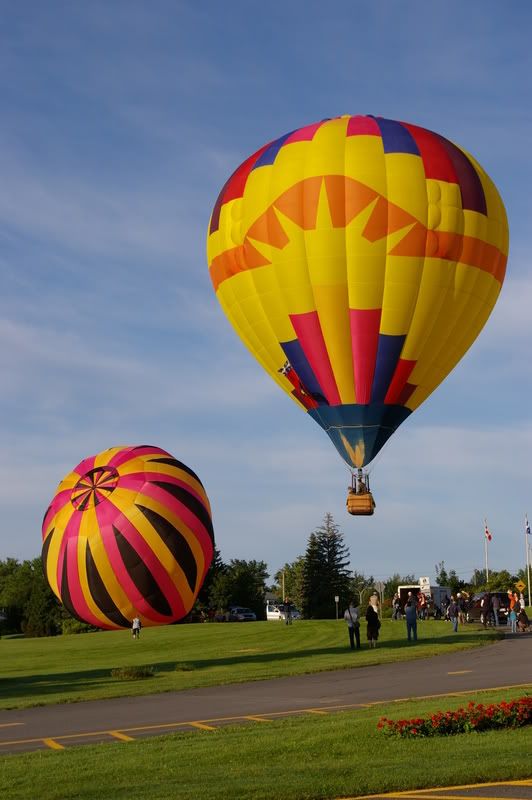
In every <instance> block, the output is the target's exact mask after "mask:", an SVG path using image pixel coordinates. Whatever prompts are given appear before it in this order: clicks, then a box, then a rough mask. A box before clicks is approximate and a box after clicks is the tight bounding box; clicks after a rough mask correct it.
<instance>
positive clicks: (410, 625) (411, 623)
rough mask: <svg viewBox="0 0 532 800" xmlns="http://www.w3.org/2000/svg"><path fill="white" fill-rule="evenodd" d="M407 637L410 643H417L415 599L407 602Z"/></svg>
mask: <svg viewBox="0 0 532 800" xmlns="http://www.w3.org/2000/svg"><path fill="white" fill-rule="evenodd" d="M405 619H406V636H407V639H408V641H409V642H411V641H412V640H414V642H417V608H416V601H415V599H414V598H411V599H410V600H407V602H406V606H405Z"/></svg>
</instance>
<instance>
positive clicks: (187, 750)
mask: <svg viewBox="0 0 532 800" xmlns="http://www.w3.org/2000/svg"><path fill="white" fill-rule="evenodd" d="M531 691H532V686H531ZM524 694H525V692H524V691H523V689H514V690H506V691H500V690H499V691H492V692H482V693H477V694H473V693H472V694H471V695H467V696H462V697H460V698H457V697H456V696H449V697H439V698H437V699H435V700H430V701H429V700H419V701H411V702H408V703H404V702H401V703H391V704H386V705H377V706H372V707H370V708H367V709H360V710H356V711H349V712H342V713H336V714H331V715H330V716H320V717H310V716H304V717H297V718H290V719H284V720H282V721H273V722H270V723H268V724H261V723H255V724H254V725H247V726H240V727H237V726H235V727H231V728H221V729H219V730H216V731H212V732H201V733H200V732H195V733H180V734H174V735H170V736H166V737H158V738H154V739H148V740H141V741H135V742H128V743H116V744H105V745H94V746H83V747H71V748H68V749H66V750H63V751H61V752H58V751H46V752H39V753H30V754H26V755H8V756H5V757H3V758H2V759H1V760H0V786H1V787H2V800H29V798H39V800H81V799H82V800H146V799H147V798H149V800H198V799H199V798H201V800H228V799H229V800H232V799H233V798H235V799H237V800H318V799H319V798H334V797H348V796H355V795H362V794H372V793H376V792H390V791H393V790H397V791H404V790H407V789H414V788H424V787H432V786H449V785H453V784H461V783H475V782H487V781H497V780H517V779H518V778H527V777H529V776H530V754H531V752H532V728H531V727H528V728H521V729H519V730H514V731H510V730H509V731H497V732H495V731H491V732H485V733H468V734H460V735H458V736H448V737H435V738H430V739H420V740H402V739H389V738H386V737H385V736H384V735H383V734H382V733H380V732H378V731H377V727H376V726H377V722H378V720H379V718H380V717H381V715H386V716H388V717H391V718H394V719H398V718H401V717H416V716H423V715H425V714H428V713H434V712H435V711H437V710H443V711H446V710H448V709H452V708H457V707H458V706H460V705H463V704H465V703H467V702H468V701H469V700H471V699H472V700H474V701H475V702H498V701H500V700H503V699H504V700H509V699H512V698H516V697H521V696H523V695H524ZM515 796H516V797H517V796H518V795H517V794H516V795H515Z"/></svg>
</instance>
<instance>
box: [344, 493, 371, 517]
mask: <svg viewBox="0 0 532 800" xmlns="http://www.w3.org/2000/svg"><path fill="white" fill-rule="evenodd" d="M346 505H347V511H348V513H349V514H352V515H353V516H355V517H356V516H365V517H368V516H370V515H371V514H373V513H374V512H375V500H374V499H373V495H372V494H371V492H366V493H365V494H355V492H353V490H352V489H349V490H348V493H347V502H346Z"/></svg>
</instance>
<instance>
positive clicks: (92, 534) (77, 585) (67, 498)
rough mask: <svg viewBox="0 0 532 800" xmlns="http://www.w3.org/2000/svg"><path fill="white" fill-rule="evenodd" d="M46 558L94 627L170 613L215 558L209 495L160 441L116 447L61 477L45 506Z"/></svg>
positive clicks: (188, 600)
mask: <svg viewBox="0 0 532 800" xmlns="http://www.w3.org/2000/svg"><path fill="white" fill-rule="evenodd" d="M42 535H43V548H42V561H43V568H44V571H45V574H46V577H47V579H48V582H49V584H50V586H51V588H52V591H53V592H54V594H55V595H56V596H57V597H58V598H59V600H60V601H61V602H62V603H63V605H64V606H65V608H66V609H67V611H69V612H70V613H71V614H72V615H73V616H74V617H76V618H77V619H79V620H82V621H84V622H87V623H89V624H90V625H95V626H96V627H98V628H124V627H126V628H129V627H131V622H132V620H133V619H134V618H135V617H139V619H140V621H141V623H142V625H144V626H152V625H163V624H168V623H171V622H176V621H177V620H179V619H182V618H183V617H185V616H186V615H187V614H188V612H189V611H190V610H191V608H192V606H193V604H194V602H195V600H196V597H197V595H198V592H199V590H200V588H201V586H202V584H203V581H204V578H205V574H206V572H207V570H208V568H209V566H210V564H211V561H212V557H213V549H214V535H213V529H212V522H211V509H210V505H209V500H208V498H207V495H206V493H205V489H204V488H203V486H202V484H201V482H200V480H199V478H198V476H197V475H196V474H195V473H194V472H193V471H192V470H191V469H190V468H189V467H187V466H185V464H182V463H181V462H180V461H177V460H176V459H175V458H173V457H172V456H171V455H170V454H169V453H167V452H166V451H165V450H161V449H160V448H159V447H149V446H142V447H112V448H111V449H109V450H105V451H104V452H102V453H99V454H98V455H96V456H91V457H90V458H86V459H85V460H84V461H82V462H81V463H80V464H78V466H77V467H76V468H75V469H74V470H73V471H72V472H71V473H70V474H69V475H67V476H66V477H65V478H63V480H62V481H61V483H60V484H59V487H58V489H57V492H56V494H55V496H54V498H53V500H52V502H51V504H50V506H49V508H48V509H47V511H46V514H45V515H44V520H43V526H42Z"/></svg>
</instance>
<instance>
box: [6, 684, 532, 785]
mask: <svg viewBox="0 0 532 800" xmlns="http://www.w3.org/2000/svg"><path fill="white" fill-rule="evenodd" d="M530 686H531V684H530V683H517V684H510V685H508V686H495V687H489V688H486V689H462V690H460V691H457V692H443V693H440V694H430V695H422V696H420V697H402V698H398V699H396V700H393V699H392V700H390V699H386V700H374V701H373V702H371V703H344V704H337V705H330V706H323V708H320V709H318V708H294V709H289V710H287V711H269V712H266V713H264V714H261V715H254V714H250V715H243V714H238V715H235V716H227V717H213V718H212V719H204V720H180V721H175V722H161V723H157V724H155V725H137V726H134V727H128V728H121V730H120V731H116V730H115V731H109V730H100V731H90V732H87V731H85V732H80V733H66V734H60V735H59V736H55V737H53V738H45V737H42V736H39V737H35V738H31V739H13V740H10V741H0V747H9V746H14V745H23V744H35V743H40V744H42V743H44V744H46V745H47V747H50V748H52V749H54V750H64V746H63V745H61V744H59V742H58V740H61V741H63V740H65V739H67V740H68V739H84V738H89V737H94V736H109V735H110V736H115V738H120V739H123V741H130V740H131V739H130V738H125V737H127V734H128V733H133V732H141V731H153V730H160V731H162V730H163V729H168V728H174V729H175V728H182V727H184V726H191V727H193V728H200V729H202V730H214V728H213V726H211V725H209V723H211V722H220V723H224V722H237V721H238V720H250V721H252V722H272V721H273V720H272V719H268V718H269V717H272V718H273V717H283V716H297V715H303V714H322V715H326V714H328V713H330V712H335V711H349V710H354V709H357V708H371V707H374V706H378V705H388V704H389V705H391V704H393V703H405V702H410V701H412V700H431V699H435V698H440V697H441V698H443V697H460V696H461V695H467V694H482V693H485V692H493V691H503V690H505V689H524V688H530ZM9 724H11V725H23V724H25V723H20V722H15V723H9ZM118 733H119V734H120V735H119V736H116V734H118ZM510 783H511V784H512V785H514V782H510V781H506V782H505V784H506V785H509V784H510ZM479 785H480V786H484V785H486V786H496V785H498V784H492V783H488V784H471V786H479ZM515 785H526V786H529V785H530V786H532V781H530V782H529V783H526V782H525V783H523V781H521V782H516V783H515ZM446 788H447V789H453V788H457V789H461V788H464V787H463V786H457V787H451V786H449V787H442V789H440V791H442V790H445V789H446ZM420 791H425V792H426V791H427V790H426V789H425V790H420ZM398 794H401V793H397V792H394V793H393V794H390V795H384V794H380V795H366V797H385V796H389V797H392V796H393V797H395V796H397V795H398ZM404 795H405V798H408V797H411V796H412V791H410V792H404ZM358 800H362V798H360V797H359V798H358ZM420 800H421V799H420ZM475 800H478V799H477V798H475ZM490 800H496V798H490ZM504 800H510V798H505V799H504Z"/></svg>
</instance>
